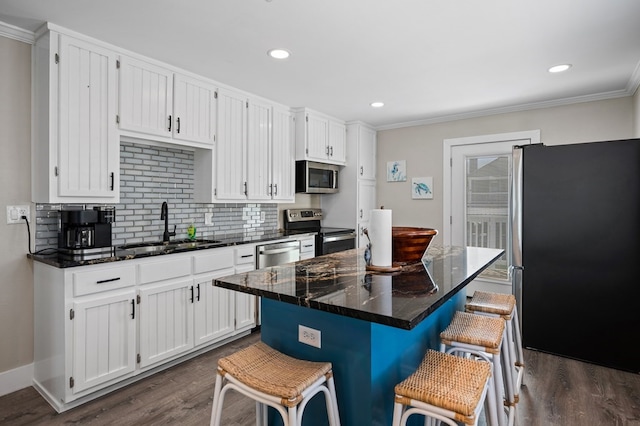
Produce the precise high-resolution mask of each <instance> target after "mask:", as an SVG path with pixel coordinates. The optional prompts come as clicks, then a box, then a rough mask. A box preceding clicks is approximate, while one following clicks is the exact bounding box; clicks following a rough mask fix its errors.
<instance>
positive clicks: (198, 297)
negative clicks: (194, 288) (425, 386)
mask: <svg viewBox="0 0 640 426" xmlns="http://www.w3.org/2000/svg"><path fill="white" fill-rule="evenodd" d="M196 294H197V296H196V300H197V301H198V302H199V301H200V284H198V293H196Z"/></svg>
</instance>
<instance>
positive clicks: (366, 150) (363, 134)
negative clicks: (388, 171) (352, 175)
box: [352, 125, 376, 180]
mask: <svg viewBox="0 0 640 426" xmlns="http://www.w3.org/2000/svg"><path fill="white" fill-rule="evenodd" d="M352 131H356V132H358V135H357V140H358V171H357V172H358V178H359V179H368V180H375V179H376V132H375V131H374V130H372V129H370V128H368V127H365V126H362V125H359V126H357V127H355V128H354V129H352Z"/></svg>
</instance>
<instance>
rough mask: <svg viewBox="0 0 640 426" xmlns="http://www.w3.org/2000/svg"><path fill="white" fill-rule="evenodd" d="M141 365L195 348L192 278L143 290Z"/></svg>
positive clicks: (140, 305)
mask: <svg viewBox="0 0 640 426" xmlns="http://www.w3.org/2000/svg"><path fill="white" fill-rule="evenodd" d="M139 295H140V304H139V305H138V307H139V309H138V310H139V312H140V358H141V359H140V367H147V366H149V365H151V364H155V363H157V362H160V361H163V360H165V359H167V358H171V357H173V356H174V355H178V354H180V353H183V352H186V351H188V350H189V349H191V348H193V343H194V342H193V303H194V298H195V289H194V286H193V280H191V279H187V280H173V281H169V282H167V283H163V284H157V285H146V286H144V287H142V288H141V289H140V293H139Z"/></svg>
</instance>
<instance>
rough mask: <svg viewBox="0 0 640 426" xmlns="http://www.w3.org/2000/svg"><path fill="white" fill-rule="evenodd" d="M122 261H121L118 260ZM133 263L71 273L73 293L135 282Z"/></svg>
mask: <svg viewBox="0 0 640 426" xmlns="http://www.w3.org/2000/svg"><path fill="white" fill-rule="evenodd" d="M119 263H122V262H119ZM135 279H136V270H135V266H134V265H118V266H117V267H112V268H99V269H95V270H94V269H89V270H85V271H82V272H74V273H73V295H74V296H84V295H85V294H91V293H98V292H100V291H107V290H115V289H118V288H123V287H129V286H132V285H134V284H135Z"/></svg>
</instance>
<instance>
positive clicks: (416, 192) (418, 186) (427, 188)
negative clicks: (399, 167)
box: [411, 176, 433, 200]
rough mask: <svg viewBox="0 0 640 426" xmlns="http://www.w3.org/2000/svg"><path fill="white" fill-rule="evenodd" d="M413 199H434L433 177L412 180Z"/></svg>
mask: <svg viewBox="0 0 640 426" xmlns="http://www.w3.org/2000/svg"><path fill="white" fill-rule="evenodd" d="M411 198H412V199H414V200H431V199H433V177H432V176H428V177H414V178H412V179H411Z"/></svg>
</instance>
